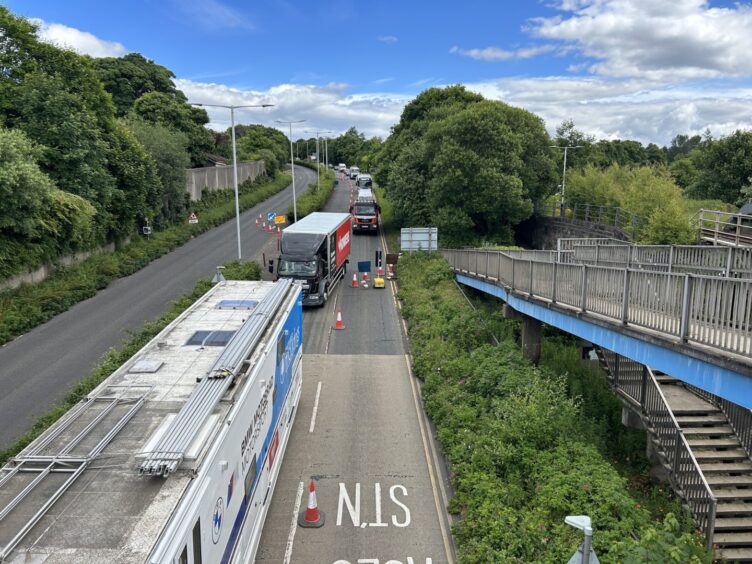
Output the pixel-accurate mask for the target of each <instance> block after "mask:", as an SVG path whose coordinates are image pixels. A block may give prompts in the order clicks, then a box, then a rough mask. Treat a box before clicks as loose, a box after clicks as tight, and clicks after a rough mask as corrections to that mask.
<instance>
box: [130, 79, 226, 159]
mask: <svg viewBox="0 0 752 564" xmlns="http://www.w3.org/2000/svg"><path fill="white" fill-rule="evenodd" d="M131 112H132V113H133V115H134V116H136V117H139V118H141V119H143V120H144V121H147V122H149V123H154V124H159V125H163V126H165V127H168V128H170V129H172V130H173V131H178V132H180V133H182V134H184V135H185V136H186V137H187V139H188V154H189V155H190V157H191V166H203V165H204V161H205V159H206V154H207V153H209V152H210V151H211V150H212V148H213V147H214V138H213V137H212V134H211V133H210V132H209V130H208V129H206V128H204V125H206V124H207V123H209V116H208V114H207V113H206V111H205V110H204V109H203V108H195V107H193V106H191V105H189V104H188V103H186V102H184V101H182V100H180V99H177V98H176V97H175V96H173V95H170V94H165V93H164V92H148V93H146V94H144V95H143V96H141V97H140V98H138V99H137V100H136V101H135V103H134V104H133V109H132V110H131Z"/></svg>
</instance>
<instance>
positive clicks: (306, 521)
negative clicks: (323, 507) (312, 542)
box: [298, 480, 324, 528]
mask: <svg viewBox="0 0 752 564" xmlns="http://www.w3.org/2000/svg"><path fill="white" fill-rule="evenodd" d="M298 525H300V526H301V527H307V528H308V527H323V526H324V512H323V511H319V506H318V503H317V502H316V490H315V488H314V487H313V480H311V485H310V487H309V489H308V508H307V509H306V510H305V511H302V512H301V513H300V516H299V517H298Z"/></svg>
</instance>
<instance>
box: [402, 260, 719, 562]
mask: <svg viewBox="0 0 752 564" xmlns="http://www.w3.org/2000/svg"><path fill="white" fill-rule="evenodd" d="M397 275H398V278H399V280H400V290H399V298H400V299H401V300H402V301H403V304H404V307H403V315H404V317H405V319H406V320H407V323H408V332H409V336H410V342H411V348H412V353H413V356H414V361H413V362H414V370H415V374H416V376H417V377H419V378H420V379H422V380H423V381H424V385H423V395H424V400H425V407H426V411H427V413H428V415H429V416H430V417H431V418H432V420H433V422H434V423H435V425H436V428H437V435H438V440H439V442H440V443H441V445H442V448H443V451H444V453H445V456H446V458H447V462H448V464H449V467H450V469H451V477H452V481H453V484H454V487H455V497H454V499H453V500H452V502H451V504H450V510H451V511H453V512H456V513H458V514H460V515H461V519H459V521H458V522H457V524H456V525H455V526H454V527H453V532H454V535H455V539H456V542H457V548H458V556H459V560H460V561H461V562H473V563H475V562H566V561H568V560H569V558H570V557H571V556H572V554H574V552H575V550H576V549H577V546H578V545H579V543H580V542H581V540H582V533H581V532H580V531H577V530H575V529H573V528H572V527H570V526H568V525H565V524H564V517H566V516H567V515H582V514H585V515H590V517H591V518H592V519H593V527H594V530H595V533H594V548H595V550H596V552H597V554H598V556H599V558H600V559H601V562H623V561H629V562H649V561H650V562H655V561H661V562H698V563H699V562H711V561H712V557H711V555H710V554H709V553H708V552H707V551H706V550H705V549H704V547H703V542H702V539H701V538H700V537H699V536H698V535H696V534H695V533H694V532H693V531H692V526H691V524H690V523H688V520H687V518H686V514H685V513H683V512H682V511H681V509H680V507H679V505H678V503H676V502H674V505H673V509H675V510H676V511H677V512H678V514H679V515H680V517H681V519H682V520H681V522H680V521H679V520H677V519H676V518H675V517H674V516H673V514H672V513H670V514H668V515H665V518H664V519H663V523H659V522H657V521H656V517H659V518H660V517H663V515H660V514H659V515H656V514H654V513H651V511H650V510H649V509H648V508H647V507H646V506H644V505H643V504H642V503H641V502H640V500H638V499H637V498H635V497H634V496H633V493H632V491H630V488H629V487H628V482H627V479H626V477H624V476H621V475H620V474H619V472H618V471H617V469H616V468H614V466H612V464H610V463H609V462H608V460H607V459H606V452H607V448H606V447H605V446H604V443H606V442H608V440H609V439H610V438H611V437H610V434H609V433H611V432H613V429H611V428H610V427H609V425H611V424H612V423H613V422H612V421H609V420H606V421H601V420H600V417H601V414H598V413H594V412H593V409H594V408H593V407H592V406H586V405H585V403H586V402H590V401H597V398H595V397H588V398H587V399H586V400H585V401H583V399H582V397H581V396H580V395H579V392H581V391H582V390H581V389H578V387H577V386H576V385H574V384H575V383H574V382H573V381H572V379H571V377H570V376H569V375H567V374H562V373H561V371H560V370H555V369H552V368H550V367H546V366H542V367H540V368H538V367H535V366H533V365H531V364H530V363H529V362H528V361H527V360H526V359H525V358H524V357H523V356H522V354H521V352H520V347H519V346H518V345H517V343H516V341H515V337H516V335H517V332H518V327H517V325H516V324H514V323H513V322H510V321H508V320H504V319H503V318H502V317H501V314H500V312H499V309H500V308H498V307H497V308H496V309H495V311H474V310H473V309H472V308H471V307H470V306H469V305H468V303H467V301H466V300H465V299H464V297H463V296H462V294H461V293H460V292H459V290H458V289H457V286H456V285H455V283H454V281H453V277H452V274H451V272H450V270H449V268H448V265H447V263H446V261H445V260H444V259H442V258H440V257H439V256H437V255H427V254H425V253H414V254H411V255H409V256H403V257H401V259H400V263H399V265H398V270H397ZM493 335H495V336H497V337H500V344H499V345H498V346H492V345H490V344H489V343H490V342H491V339H492V336H493ZM580 387H582V386H580ZM611 407H613V405H611ZM606 419H607V418H606ZM643 444H644V443H643ZM635 538H639V539H640V540H635ZM656 558H659V560H656Z"/></svg>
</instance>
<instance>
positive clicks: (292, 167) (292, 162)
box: [274, 119, 305, 223]
mask: <svg viewBox="0 0 752 564" xmlns="http://www.w3.org/2000/svg"><path fill="white" fill-rule="evenodd" d="M304 121H305V120H304V119H299V120H297V121H285V120H281V119H276V120H274V123H281V124H287V125H289V126H290V174H292V221H293V223H297V221H298V201H297V198H296V197H295V155H294V154H293V152H292V124H293V123H303V122H304Z"/></svg>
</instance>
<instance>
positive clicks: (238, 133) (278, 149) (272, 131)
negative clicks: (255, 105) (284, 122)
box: [227, 124, 290, 173]
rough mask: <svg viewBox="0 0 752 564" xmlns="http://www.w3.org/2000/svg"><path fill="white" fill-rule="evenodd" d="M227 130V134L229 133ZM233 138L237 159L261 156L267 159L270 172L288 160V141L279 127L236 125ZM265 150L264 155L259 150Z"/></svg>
mask: <svg viewBox="0 0 752 564" xmlns="http://www.w3.org/2000/svg"><path fill="white" fill-rule="evenodd" d="M231 133H232V132H231V131H230V130H229V129H228V130H227V135H231ZM235 138H236V143H237V150H238V160H239V161H250V160H257V159H261V158H263V159H264V160H265V161H267V163H266V165H267V170H268V171H269V172H270V173H271V172H273V171H275V170H277V169H278V168H279V167H280V166H281V165H282V164H283V163H286V162H288V161H289V160H290V141H289V140H288V139H287V136H286V135H285V134H284V133H282V132H281V131H280V130H279V129H276V128H274V127H266V126H265V125H259V124H253V125H238V126H236V128H235ZM262 150H263V151H265V153H264V156H262V155H261V151H262Z"/></svg>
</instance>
